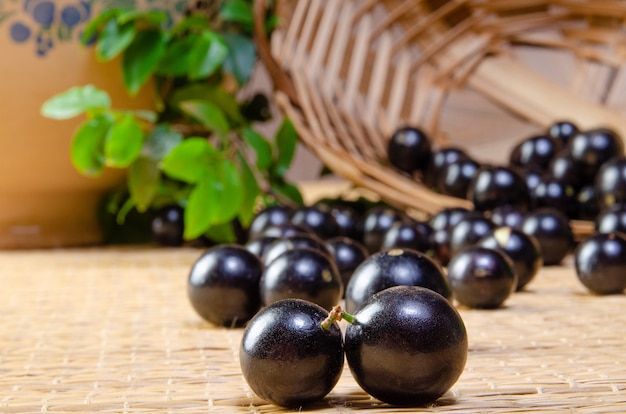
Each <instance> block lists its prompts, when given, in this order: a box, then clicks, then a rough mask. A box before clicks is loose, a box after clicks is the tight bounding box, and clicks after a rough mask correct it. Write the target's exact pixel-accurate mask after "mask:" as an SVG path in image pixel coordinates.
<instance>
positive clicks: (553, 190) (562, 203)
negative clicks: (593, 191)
mask: <svg viewBox="0 0 626 414" xmlns="http://www.w3.org/2000/svg"><path fill="white" fill-rule="evenodd" d="M576 196H577V192H576V189H575V188H574V187H573V186H571V185H570V184H568V183H567V182H564V181H559V180H558V179H556V178H554V177H551V176H544V177H542V179H541V181H540V182H539V183H538V184H537V187H535V189H534V190H533V191H532V193H531V198H532V201H533V206H534V208H541V207H553V208H555V209H557V210H559V211H561V212H562V213H563V214H565V215H566V216H567V217H569V218H574V217H575V216H576V212H577V210H576Z"/></svg>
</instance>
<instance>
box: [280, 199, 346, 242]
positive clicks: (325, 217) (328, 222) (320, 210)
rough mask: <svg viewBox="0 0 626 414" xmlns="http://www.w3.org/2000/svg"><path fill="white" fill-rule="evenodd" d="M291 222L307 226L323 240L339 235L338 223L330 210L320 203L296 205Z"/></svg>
mask: <svg viewBox="0 0 626 414" xmlns="http://www.w3.org/2000/svg"><path fill="white" fill-rule="evenodd" d="M291 222H292V223H293V224H296V225H300V226H304V227H308V228H309V229H311V231H312V232H313V233H315V234H316V235H317V236H318V237H320V238H321V239H323V240H326V239H330V238H332V237H337V236H339V232H340V229H339V225H338V224H337V221H336V220H335V217H334V216H333V215H332V214H331V212H330V211H329V210H328V209H327V208H326V207H324V206H322V205H312V206H302V207H298V208H297V209H296V210H295V211H294V213H293V215H292V216H291Z"/></svg>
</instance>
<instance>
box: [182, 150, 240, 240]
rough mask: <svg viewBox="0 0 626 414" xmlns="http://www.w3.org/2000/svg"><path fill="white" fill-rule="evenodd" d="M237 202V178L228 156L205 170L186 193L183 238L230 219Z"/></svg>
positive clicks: (236, 210) (238, 201) (238, 181)
mask: <svg viewBox="0 0 626 414" xmlns="http://www.w3.org/2000/svg"><path fill="white" fill-rule="evenodd" d="M240 206H241V182H240V179H239V174H238V172H237V168H236V167H235V165H234V164H233V163H232V161H229V160H222V161H221V162H218V163H215V164H214V165H213V168H211V169H209V170H207V171H206V172H205V174H204V175H203V176H202V177H201V179H200V180H199V181H198V184H196V186H195V188H194V189H193V191H192V192H191V195H190V196H189V202H188V203H187V206H186V208H185V238H186V239H193V238H195V237H198V236H200V235H202V234H203V233H204V232H206V231H207V230H208V229H209V228H210V227H211V226H214V225H218V224H222V223H226V222H228V221H230V220H232V219H233V218H234V217H235V216H236V215H237V212H238V211H239V209H240Z"/></svg>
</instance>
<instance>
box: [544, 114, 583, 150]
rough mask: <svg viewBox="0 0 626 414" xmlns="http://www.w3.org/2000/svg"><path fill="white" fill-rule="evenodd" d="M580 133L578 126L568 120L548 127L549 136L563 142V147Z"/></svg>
mask: <svg viewBox="0 0 626 414" xmlns="http://www.w3.org/2000/svg"><path fill="white" fill-rule="evenodd" d="M578 131H579V129H578V126H577V125H576V124H575V123H573V122H572V121H567V120H562V121H556V122H554V123H552V125H550V126H549V127H548V135H549V136H551V137H552V138H554V139H556V140H559V141H561V143H562V144H563V146H566V145H567V143H568V141H569V140H570V138H572V137H573V136H574V135H576V134H577V133H578Z"/></svg>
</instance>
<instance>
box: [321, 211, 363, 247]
mask: <svg viewBox="0 0 626 414" xmlns="http://www.w3.org/2000/svg"><path fill="white" fill-rule="evenodd" d="M326 208H327V209H328V211H329V212H330V214H331V215H332V216H333V217H334V218H335V222H336V223H337V226H339V235H340V236H344V237H349V238H351V239H354V240H357V241H361V240H363V217H362V216H361V214H360V213H359V212H358V211H357V210H356V209H355V208H353V207H351V206H349V205H345V204H331V205H328V206H327V207H326Z"/></svg>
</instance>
